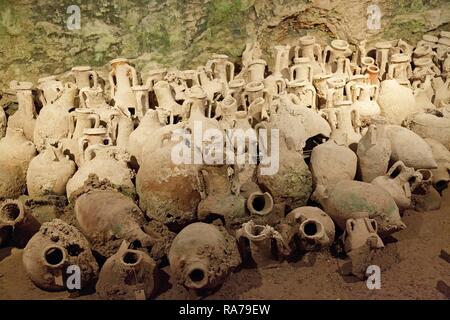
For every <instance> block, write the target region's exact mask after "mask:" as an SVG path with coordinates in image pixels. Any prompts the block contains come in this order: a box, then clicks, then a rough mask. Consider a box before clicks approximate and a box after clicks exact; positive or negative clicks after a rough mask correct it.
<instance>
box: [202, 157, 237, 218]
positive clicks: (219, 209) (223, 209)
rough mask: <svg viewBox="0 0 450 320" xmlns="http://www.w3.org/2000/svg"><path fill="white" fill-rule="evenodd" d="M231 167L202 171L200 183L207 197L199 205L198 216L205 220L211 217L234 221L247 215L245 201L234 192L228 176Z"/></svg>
mask: <svg viewBox="0 0 450 320" xmlns="http://www.w3.org/2000/svg"><path fill="white" fill-rule="evenodd" d="M230 169H231V167H229V166H205V167H204V168H202V170H201V171H200V181H201V183H202V185H203V188H202V189H203V190H204V193H205V195H204V196H203V199H202V201H200V203H199V204H198V210H197V216H198V218H199V219H200V220H205V219H207V218H208V217H209V215H217V216H221V217H223V218H224V220H225V222H229V221H233V220H234V219H235V218H241V217H243V216H244V215H245V199H244V198H243V197H241V195H240V194H235V193H234V192H233V191H232V188H231V187H232V182H231V181H230V180H231V179H230V177H229V176H228V173H229V170H230Z"/></svg>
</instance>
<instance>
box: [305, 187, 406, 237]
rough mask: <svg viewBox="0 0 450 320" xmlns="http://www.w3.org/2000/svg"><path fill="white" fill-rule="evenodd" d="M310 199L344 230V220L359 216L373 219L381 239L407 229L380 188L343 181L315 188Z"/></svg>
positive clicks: (392, 201)
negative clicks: (317, 202) (317, 203)
mask: <svg viewBox="0 0 450 320" xmlns="http://www.w3.org/2000/svg"><path fill="white" fill-rule="evenodd" d="M313 200H318V201H319V203H320V205H321V206H322V208H323V210H324V211H325V212H326V213H327V214H328V215H329V216H330V217H331V218H332V219H333V221H334V222H335V223H336V224H337V225H338V226H339V227H340V228H341V229H344V228H345V224H346V221H347V219H350V218H352V219H356V218H361V217H369V218H371V219H375V220H376V221H377V223H378V226H379V234H380V235H382V236H387V235H390V234H392V233H394V232H397V231H399V230H402V229H404V228H405V227H406V226H405V224H404V223H403V222H402V220H401V218H400V213H399V209H398V207H397V204H396V203H395V200H394V199H393V198H392V197H391V195H390V194H389V193H388V192H387V191H385V190H384V189H383V188H380V187H379V186H376V185H373V184H371V183H366V182H360V181H350V180H342V181H339V182H338V183H335V184H334V185H333V186H331V187H328V188H325V187H323V186H318V187H317V188H316V190H315V192H314V199H313Z"/></svg>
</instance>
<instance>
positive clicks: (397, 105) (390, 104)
mask: <svg viewBox="0 0 450 320" xmlns="http://www.w3.org/2000/svg"><path fill="white" fill-rule="evenodd" d="M378 104H379V106H380V108H381V115H383V116H384V117H386V119H387V120H388V122H389V123H391V124H396V125H401V124H402V122H403V121H404V120H405V118H406V117H407V116H408V115H410V114H412V113H415V112H420V111H423V110H422V109H421V108H420V106H418V105H416V100H415V98H414V95H413V92H412V90H411V89H410V88H407V87H405V86H402V85H400V84H399V83H398V81H397V80H385V81H383V82H381V86H380V94H379V96H378Z"/></svg>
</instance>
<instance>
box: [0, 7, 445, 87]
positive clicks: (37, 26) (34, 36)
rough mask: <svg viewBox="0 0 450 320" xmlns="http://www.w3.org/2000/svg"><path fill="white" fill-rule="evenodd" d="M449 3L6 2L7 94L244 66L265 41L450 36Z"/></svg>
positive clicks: (1, 25) (0, 60)
mask: <svg viewBox="0 0 450 320" xmlns="http://www.w3.org/2000/svg"><path fill="white" fill-rule="evenodd" d="M369 4H377V5H378V6H379V7H380V8H381V11H382V14H383V16H382V19H381V23H382V29H381V30H380V31H379V32H376V33H370V32H368V29H367V25H366V24H367V17H366V12H367V6H368V5H369ZM70 5H78V6H79V7H80V9H81V29H79V30H68V28H67V24H66V21H67V19H68V17H69V16H70V14H69V13H67V8H68V7H69V6H70ZM449 23H450V2H449V0H378V1H377V0H371V1H368V0H166V1H164V0H115V1H107V0H96V1H80V0H60V1H54V0H0V43H1V45H0V88H6V87H7V86H8V83H9V81H11V80H12V79H17V80H29V81H36V79H37V78H38V77H40V76H44V75H49V74H60V73H62V72H64V71H67V70H69V69H70V68H71V67H72V66H74V65H91V66H94V67H96V68H99V69H104V70H105V69H106V68H107V63H108V61H109V60H111V59H113V58H116V57H118V56H124V57H128V58H130V59H131V60H132V62H133V63H134V64H135V65H136V66H137V69H138V70H140V71H145V70H148V69H151V68H153V67H155V66H157V65H163V66H176V67H179V68H195V67H196V66H197V65H199V64H202V63H205V61H206V60H207V58H208V57H209V56H210V55H211V53H216V52H220V53H225V54H228V55H229V56H230V57H232V58H233V59H234V60H235V61H238V60H239V58H238V57H239V56H240V54H241V52H242V50H243V49H244V47H245V41H246V39H255V38H257V39H258V40H259V41H260V42H261V44H262V47H263V48H264V50H265V53H266V55H267V59H269V61H270V60H271V53H272V52H271V47H272V46H273V44H275V43H296V41H297V39H298V38H299V37H300V36H302V35H305V34H307V33H308V34H311V35H315V36H316V37H318V38H319V39H320V40H321V41H322V42H323V43H325V42H326V41H328V40H329V39H330V38H337V37H339V38H343V39H347V40H349V41H350V42H355V41H357V40H359V39H363V38H367V39H368V40H369V41H371V42H373V41H376V40H378V39H396V38H402V39H405V40H407V41H410V42H411V43H415V42H416V41H417V40H418V39H419V38H421V36H422V34H423V33H431V34H435V33H437V32H438V31H439V30H450V24H449Z"/></svg>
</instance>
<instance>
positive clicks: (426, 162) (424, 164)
mask: <svg viewBox="0 0 450 320" xmlns="http://www.w3.org/2000/svg"><path fill="white" fill-rule="evenodd" d="M386 133H387V136H388V139H389V141H390V142H391V149H392V154H391V160H393V161H399V160H401V161H402V162H403V163H404V164H405V166H407V167H412V168H415V169H435V168H437V164H436V161H435V160H434V158H433V154H432V152H431V148H430V147H429V146H428V144H427V143H426V142H425V141H424V140H423V139H422V138H421V137H420V136H419V135H417V134H416V133H414V132H412V131H411V130H408V129H406V128H403V127H400V126H395V125H387V126H386Z"/></svg>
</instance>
